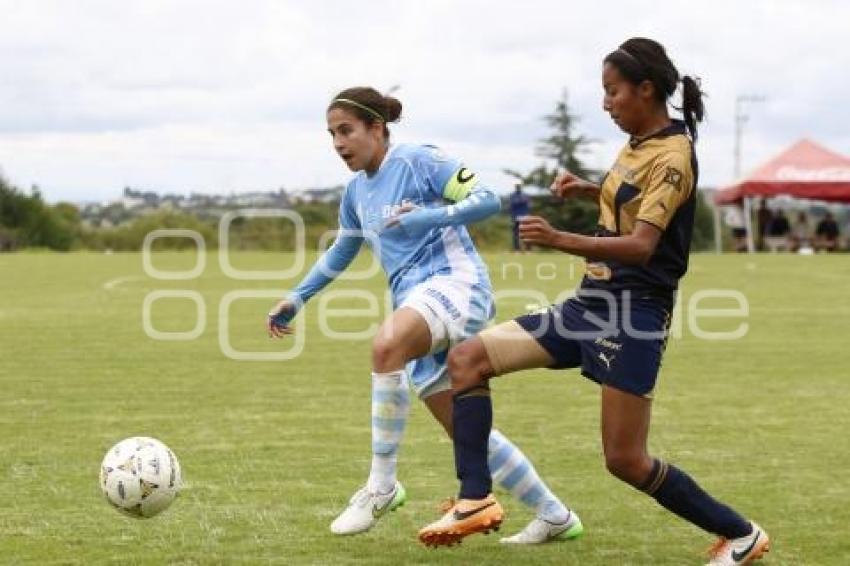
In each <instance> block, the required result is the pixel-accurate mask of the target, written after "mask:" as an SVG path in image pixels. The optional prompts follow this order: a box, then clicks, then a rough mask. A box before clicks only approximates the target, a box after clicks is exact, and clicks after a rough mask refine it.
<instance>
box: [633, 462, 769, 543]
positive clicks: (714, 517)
mask: <svg viewBox="0 0 850 566" xmlns="http://www.w3.org/2000/svg"><path fill="white" fill-rule="evenodd" d="M640 489H641V490H642V491H644V492H646V493H647V494H648V495H650V496H652V497H653V498H654V499H655V500H656V501H657V502H658V503H660V504H661V505H662V506H664V508H665V509H667V510H669V511H672V512H673V513H675V514H676V515H678V516H679V517H681V518H683V519H685V520H686V521H690V522H691V523H693V524H694V525H696V526H698V527H699V528H701V529H703V530H705V531H708V532H710V533H713V534H715V535H718V536H722V537H725V538H727V539H735V538H740V537H745V536H747V535H748V534H750V533H751V532H752V526H751V525H750V523H749V521H747V520H746V519H744V518H743V517H741V516H740V515H739V514H738V513H736V512H735V511H734V510H733V509H731V508H730V507H728V506H726V505H724V504H723V503H720V502H719V501H717V500H716V499H714V498H713V497H711V496H710V495H709V494H707V493H706V492H705V491H703V490H702V488H700V486H698V485H697V483H696V482H695V481H694V480H693V479H691V477H690V476H689V475H688V474H686V473H685V472H683V471H682V470H680V469H678V468H677V467H675V466H673V465H672V464H667V463H666V462H662V461H661V460H658V459H656V460H655V462H654V464H653V466H652V472H651V473H650V474H649V478H648V479H647V480H646V481H645V482H644V483H643V485H641V486H640Z"/></svg>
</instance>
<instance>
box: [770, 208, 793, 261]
mask: <svg viewBox="0 0 850 566" xmlns="http://www.w3.org/2000/svg"><path fill="white" fill-rule="evenodd" d="M790 234H791V223H790V222H788V217H787V216H785V213H784V212H783V211H782V209H780V210H777V211H776V212H775V213H774V214H773V219H772V220H771V221H770V225H769V226H768V227H767V237H766V238H765V243H766V244H767V247H768V248H770V251H772V252H775V251H780V250H781V251H788V249H789V247H790V245H789V244H790V242H789V241H788V236H789V235H790Z"/></svg>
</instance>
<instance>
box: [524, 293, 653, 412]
mask: <svg viewBox="0 0 850 566" xmlns="http://www.w3.org/2000/svg"><path fill="white" fill-rule="evenodd" d="M516 322H517V323H518V324H519V325H520V326H522V328H523V329H525V331H526V332H528V333H529V334H531V335H532V336H533V337H534V338H535V340H537V342H538V343H539V344H540V345H541V346H542V347H543V349H545V350H546V351H547V352H548V353H549V354H550V355H551V356H552V357H553V358H554V359H555V363H554V364H553V365H552V366H550V367H551V369H566V368H577V367H580V368H581V373H582V375H584V376H585V377H588V378H590V379H592V380H593V381H596V382H597V383H600V384H604V385H609V386H611V387H615V388H616V389H619V390H621V391H625V392H627V393H632V394H634V395H638V396H650V395H651V394H652V391H653V389H655V381H656V379H657V377H658V370H659V368H660V367H661V357H662V355H663V354H664V348H665V346H666V344H667V335H668V332H669V329H670V311H669V310H668V308H667V307H666V306H662V305H660V304H659V303H658V301H655V300H653V299H649V298H647V299H633V300H631V301H624V300H623V299H622V298H621V297H617V298H615V299H612V300H611V301H605V300H602V299H599V298H593V299H586V298H581V299H579V298H571V299H568V300H567V301H565V302H563V303H561V304H557V305H552V306H551V307H549V308H548V309H547V310H546V311H545V312H539V313H533V314H527V315H523V316H520V317H519V318H517V319H516Z"/></svg>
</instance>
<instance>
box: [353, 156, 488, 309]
mask: <svg viewBox="0 0 850 566" xmlns="http://www.w3.org/2000/svg"><path fill="white" fill-rule="evenodd" d="M471 179H473V174H472V173H471V172H469V171H468V170H467V169H465V168H464V167H463V165H462V164H461V163H460V162H459V161H457V160H455V159H451V158H449V157H447V156H445V155H444V154H443V153H442V152H441V151H440V150H439V149H437V148H435V147H433V146H427V145H426V146H423V145H414V144H401V145H398V146H394V147H391V148H390V150H389V152H388V153H387V156H386V157H385V158H384V161H383V163H382V164H381V167H380V168H379V169H378V171H377V172H375V173H374V174H373V175H371V176H368V175H366V173H365V172H364V171H361V172H360V173H358V174H357V176H355V177H354V179H352V180H351V182H350V183H349V184H348V187H347V188H346V190H345V194H344V196H343V198H342V202H341V203H340V211H339V224H340V228H342V229H344V230H352V231H361V232H362V235H363V237H364V239H365V241H366V244H367V245H368V246H370V247H371V248H372V251H373V252H374V253H375V254H376V255H377V256H378V258H379V259H380V262H381V265H382V266H383V268H384V271H385V272H386V274H387V279H388V281H389V285H390V289H391V290H392V293H393V296H394V297H395V299H396V301H398V300H400V299H401V298H403V296H404V294H405V292H406V291H407V290H409V289H410V288H411V287H413V286H415V285H416V284H418V283H421V282H422V281H424V280H426V279H428V278H429V277H432V276H434V275H441V276H450V277H455V278H458V279H461V280H464V281H466V282H469V283H471V284H474V285H476V286H480V287H484V288H487V289H489V288H490V279H489V276H488V274H487V267H486V266H485V264H484V262H483V261H482V260H481V258H480V257H479V255H478V252H477V251H476V250H475V247H474V245H473V243H472V239H471V238H470V236H469V232H468V231H467V229H466V226H464V225H462V224H461V225H449V226H439V225H434V226H432V227H430V229H427V230H426V231H424V232H422V233H418V234H410V233H409V232H408V231H407V230H405V229H404V228H403V227H398V226H396V227H389V228H388V227H387V222H388V221H389V220H390V219H391V218H393V217H394V216H396V215H397V214H398V210H399V208H400V207H401V206H403V205H413V206H418V207H425V208H432V207H442V206H444V205H446V204H447V202H446V201H447V199H449V198H450V197H451V196H461V195H452V194H451V193H452V186H453V184H454V185H457V186H461V185H462V183H463V182H464V181H466V182H468V181H469V180H471ZM447 188H448V193H449V194H447ZM462 196H466V195H462Z"/></svg>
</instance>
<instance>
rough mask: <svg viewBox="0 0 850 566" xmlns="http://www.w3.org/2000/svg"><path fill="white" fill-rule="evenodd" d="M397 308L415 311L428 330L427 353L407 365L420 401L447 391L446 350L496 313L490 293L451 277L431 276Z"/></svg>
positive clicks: (470, 335)
mask: <svg viewBox="0 0 850 566" xmlns="http://www.w3.org/2000/svg"><path fill="white" fill-rule="evenodd" d="M399 307H408V308H411V309H413V310H415V311H416V312H418V313H419V314H420V315H421V316H422V318H424V319H425V322H426V323H427V324H428V328H429V329H430V331H431V351H430V352H429V354H428V355H426V356H423V357H421V358H418V359H416V360H411V361H410V362H408V364H407V374H408V376H409V379H410V383H411V385H412V386H413V388H414V389H415V390H416V393H417V395H419V397H420V398H422V399H425V398H426V397H429V396H431V395H433V394H435V393H438V392H440V391H446V390H448V389H451V381H450V379H449V375H448V372H447V371H446V358H447V357H448V352H449V348H451V347H452V346H454V345H455V344H457V343H459V342H462V341H464V340H466V339H467V338H471V337H472V336H474V335H476V334H477V333H478V332H480V331H481V330H484V328H486V327H487V324H488V323H489V322H490V320H492V319H493V317H494V316H495V314H496V309H495V307H494V305H493V291H492V290H491V289H490V288H489V287H483V286H481V285H478V284H476V283H470V282H467V281H463V280H460V279H458V278H455V277H444V276H435V277H432V278H431V279H428V280H427V281H423V282H422V283H420V284H418V285H416V286H415V287H413V288H412V289H411V290H410V292H408V293H407V294H406V296H405V297H404V298H403V299H402V300H401V303H400V304H399Z"/></svg>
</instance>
